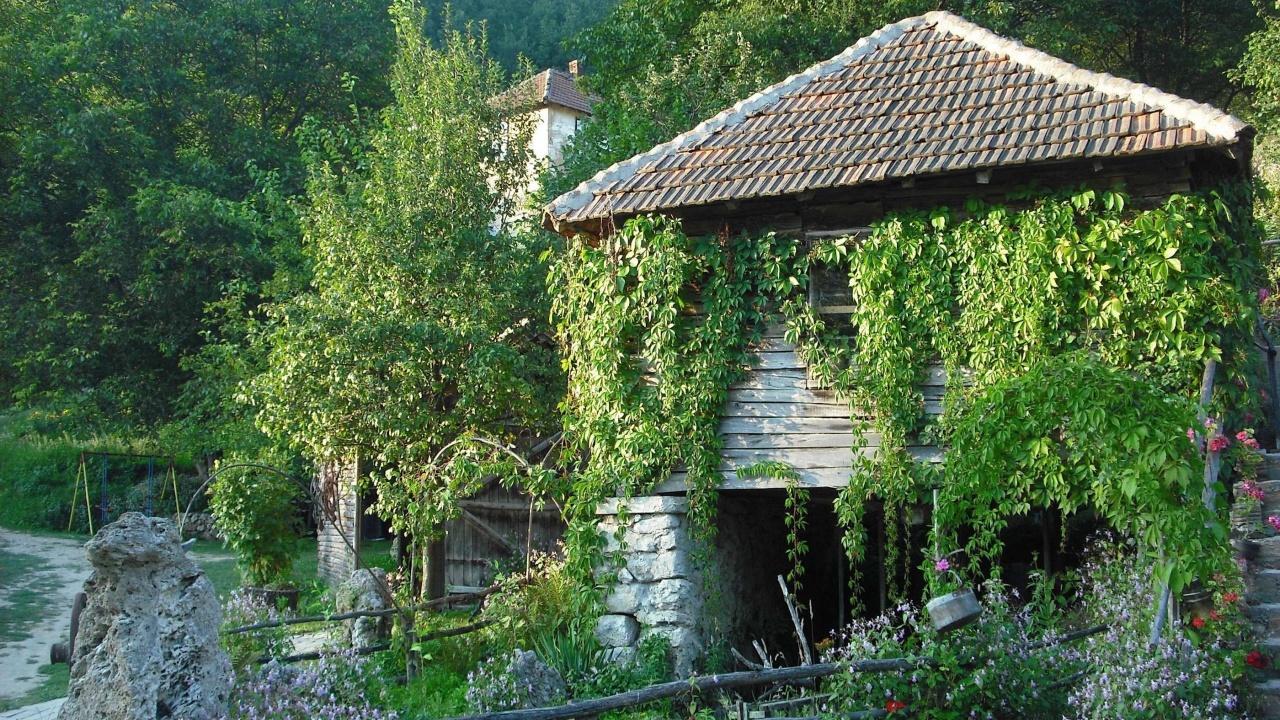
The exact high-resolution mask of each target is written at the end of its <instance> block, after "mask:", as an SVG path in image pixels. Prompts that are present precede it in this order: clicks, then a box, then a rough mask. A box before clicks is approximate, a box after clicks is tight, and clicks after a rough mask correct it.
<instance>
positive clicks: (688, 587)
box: [645, 579, 702, 612]
mask: <svg viewBox="0 0 1280 720" xmlns="http://www.w3.org/2000/svg"><path fill="white" fill-rule="evenodd" d="M645 600H647V602H646V603H645V604H646V606H647V607H648V608H650V609H653V610H659V611H661V610H684V611H685V612H692V611H693V610H694V609H696V608H700V607H701V606H702V595H701V593H700V592H699V590H698V586H697V585H695V584H693V582H691V581H689V580H683V579H668V580H661V581H659V582H656V583H653V584H652V585H650V586H649V592H648V594H647V597H646V598H645Z"/></svg>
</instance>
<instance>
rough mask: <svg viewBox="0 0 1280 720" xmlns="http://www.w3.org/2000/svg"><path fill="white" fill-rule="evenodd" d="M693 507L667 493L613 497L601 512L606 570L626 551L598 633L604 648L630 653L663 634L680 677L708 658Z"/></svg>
mask: <svg viewBox="0 0 1280 720" xmlns="http://www.w3.org/2000/svg"><path fill="white" fill-rule="evenodd" d="M688 509H689V505H688V502H687V501H686V500H685V499H684V498H680V497H662V496H650V497H639V498H632V499H629V500H627V499H610V500H607V501H605V502H603V503H601V504H600V506H599V508H597V509H596V515H597V516H598V517H599V519H600V520H599V528H600V532H601V533H602V534H603V535H604V539H605V548H604V553H605V557H606V568H605V572H607V571H608V570H609V569H610V566H609V563H608V558H611V557H612V556H613V555H614V553H616V552H619V551H621V553H622V556H623V558H624V563H623V565H622V566H620V567H617V568H616V570H617V582H616V583H615V584H614V586H613V588H612V589H611V591H610V592H609V594H608V596H607V597H606V598H605V608H606V614H605V615H604V616H603V617H601V618H600V620H599V623H598V624H597V626H596V636H597V637H598V638H599V639H600V641H601V643H603V644H604V645H605V646H606V647H610V648H627V647H634V646H635V645H636V644H637V643H638V642H639V640H640V639H641V638H644V637H647V636H649V635H660V636H662V637H664V638H666V639H667V641H668V642H670V643H671V648H672V650H673V652H674V655H675V657H674V661H675V669H676V672H677V674H679V675H680V676H682V677H687V676H689V675H690V674H691V673H692V672H693V669H694V666H695V664H696V663H697V661H698V660H699V659H700V658H701V656H702V654H703V650H704V629H705V618H704V617H703V610H704V602H703V593H702V582H701V573H700V571H699V570H698V569H697V568H695V567H694V563H693V553H694V549H695V546H694V541H693V539H692V537H691V535H690V529H689V519H688V517H687V513H688ZM620 511H621V512H622V519H620V518H619V513H620ZM619 528H621V533H619V532H618V530H619ZM619 534H620V535H621V538H620V539H621V542H619V537H618V536H619Z"/></svg>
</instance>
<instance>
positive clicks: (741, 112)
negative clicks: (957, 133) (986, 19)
mask: <svg viewBox="0 0 1280 720" xmlns="http://www.w3.org/2000/svg"><path fill="white" fill-rule="evenodd" d="M924 23H925V16H922V15H917V16H915V17H909V18H905V19H903V20H899V21H898V22H895V23H890V24H888V25H885V26H884V27H882V28H880V29H879V30H877V31H875V32H873V33H871V34H870V35H867V36H866V37H864V38H861V39H859V40H858V42H856V43H854V44H853V45H851V46H849V47H848V48H846V49H845V50H844V51H843V52H841V53H840V54H839V55H836V56H835V57H833V58H829V59H827V60H823V61H822V62H819V63H815V64H814V65H811V66H809V67H808V68H806V69H805V70H801V71H800V72H798V73H796V74H794V75H792V76H790V77H788V78H786V79H785V80H782V81H781V82H777V83H774V84H773V85H770V86H769V87H767V88H765V89H763V90H761V91H760V92H757V93H755V94H754V95H752V96H750V97H748V98H746V99H744V100H740V101H738V102H737V103H734V104H733V105H731V106H730V107H728V108H726V109H724V110H721V111H720V112H719V113H716V114H715V115H713V116H711V117H710V118H708V119H706V120H703V121H702V122H700V123H698V124H697V125H695V126H694V127H693V129H691V130H687V131H685V132H683V133H680V134H679V135H677V136H675V137H674V138H672V139H671V140H668V141H667V142H665V143H662V144H661V145H657V146H654V147H653V148H652V149H650V150H649V151H648V152H645V153H641V154H639V155H636V156H634V157H631V158H628V159H626V160H622V161H619V162H616V163H614V164H612V165H610V166H609V167H607V168H605V169H603V170H601V171H600V172H598V173H596V174H595V175H593V176H591V177H590V178H588V179H587V180H584V181H583V182H581V183H579V184H578V186H577V187H575V188H574V189H572V190H570V191H568V192H566V193H564V194H563V195H561V196H560V197H558V198H556V199H555V200H553V201H551V203H549V204H548V205H547V206H546V207H545V208H544V214H546V215H547V216H548V217H549V218H550V219H554V217H555V215H556V214H557V213H560V214H563V213H565V212H567V211H571V210H579V209H581V208H582V207H584V206H586V204H587V203H588V202H590V201H591V198H592V197H593V192H592V191H591V190H590V189H589V186H593V185H598V184H600V183H604V182H608V181H610V180H618V179H621V178H622V177H623V176H624V174H625V175H630V174H633V173H634V171H635V169H636V168H638V167H640V166H642V165H644V164H645V163H647V162H649V161H650V160H656V159H659V158H662V157H665V156H666V155H670V154H672V153H674V152H677V151H679V150H680V149H681V148H683V147H684V146H685V145H688V144H689V143H690V142H694V141H696V140H701V139H702V138H704V137H706V136H708V135H710V134H711V133H713V132H715V131H716V130H719V129H720V128H722V127H724V126H725V125H729V124H731V123H734V122H737V121H738V120H740V119H742V118H743V117H744V116H745V115H746V114H747V113H749V112H752V111H754V110H757V109H759V108H761V107H763V106H765V105H768V104H769V103H771V102H774V101H776V100H778V99H779V97H780V96H781V95H783V94H785V93H786V92H788V91H789V90H792V89H794V88H796V87H799V86H801V85H804V84H805V83H808V82H809V81H811V80H814V79H816V78H820V77H824V76H826V75H830V74H832V73H834V72H837V71H839V70H841V69H843V68H844V67H845V66H846V65H847V64H848V63H849V62H851V61H853V60H856V59H858V58H859V57H862V56H863V55H866V54H868V53H870V52H871V51H873V50H877V49H879V48H881V47H883V46H884V45H886V44H888V43H889V42H892V41H894V40H897V39H898V38H899V37H902V35H903V33H905V32H906V31H907V30H910V29H913V28H916V27H919V26H920V25H923V24H924Z"/></svg>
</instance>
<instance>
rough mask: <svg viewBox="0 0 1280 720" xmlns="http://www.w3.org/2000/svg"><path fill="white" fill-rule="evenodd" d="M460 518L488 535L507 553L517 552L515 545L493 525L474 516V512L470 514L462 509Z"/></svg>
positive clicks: (513, 553)
mask: <svg viewBox="0 0 1280 720" xmlns="http://www.w3.org/2000/svg"><path fill="white" fill-rule="evenodd" d="M462 519H463V520H465V521H466V522H467V523H468V524H470V525H471V526H472V527H474V528H475V529H477V530H479V531H480V533H481V534H483V535H484V536H486V537H488V538H489V539H490V540H492V541H493V542H494V543H496V544H497V545H498V546H499V547H501V548H502V549H503V550H506V551H507V553H508V554H510V555H515V554H516V552H517V550H516V547H515V546H514V545H512V544H511V543H510V542H509V541H508V540H507V539H506V538H505V537H503V536H502V533H499V532H498V531H497V530H495V529H494V528H493V526H492V525H490V524H489V523H487V522H485V521H483V520H481V519H480V518H478V517H476V516H475V515H474V514H472V513H471V512H470V511H468V510H462Z"/></svg>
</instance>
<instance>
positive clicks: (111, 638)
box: [58, 513, 231, 720]
mask: <svg viewBox="0 0 1280 720" xmlns="http://www.w3.org/2000/svg"><path fill="white" fill-rule="evenodd" d="M85 552H86V554H87V555H88V556H89V562H90V563H92V564H93V568H94V570H93V575H91V576H90V577H89V580H88V581H87V582H85V593H87V595H88V604H87V605H86V606H85V610H84V613H83V614H82V615H81V617H80V632H79V634H78V635H77V639H76V647H75V655H74V657H72V659H71V680H70V683H69V686H68V692H67V701H66V703H65V704H63V706H62V708H61V710H60V711H59V712H58V720H91V719H92V720H144V719H145V720H153V719H159V718H193V719H194V718H216V717H221V716H224V715H225V714H226V711H227V698H228V695H229V694H230V690H231V664H230V663H229V662H228V661H227V656H226V653H224V652H223V651H222V647H221V646H220V645H219V644H218V629H219V625H220V624H221V622H222V612H221V610H220V609H219V607H218V599H217V596H216V594H215V592H214V589H213V585H212V584H211V583H210V582H209V579H208V578H207V577H205V574H204V572H203V571H202V570H200V568H198V567H196V565H195V563H193V562H191V560H190V559H189V558H188V557H187V556H186V554H185V553H183V551H182V549H181V546H180V545H179V538H178V530H177V528H176V527H175V526H174V525H173V523H171V522H169V521H168V520H164V519H160V518H149V517H146V516H144V515H141V514H139V513H125V514H124V515H123V516H121V518H120V519H119V520H118V521H116V522H114V523H112V524H110V525H107V526H106V527H104V528H102V530H100V531H99V532H98V534H97V535H96V536H94V538H93V539H92V540H90V541H89V542H88V543H86V544H85Z"/></svg>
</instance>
